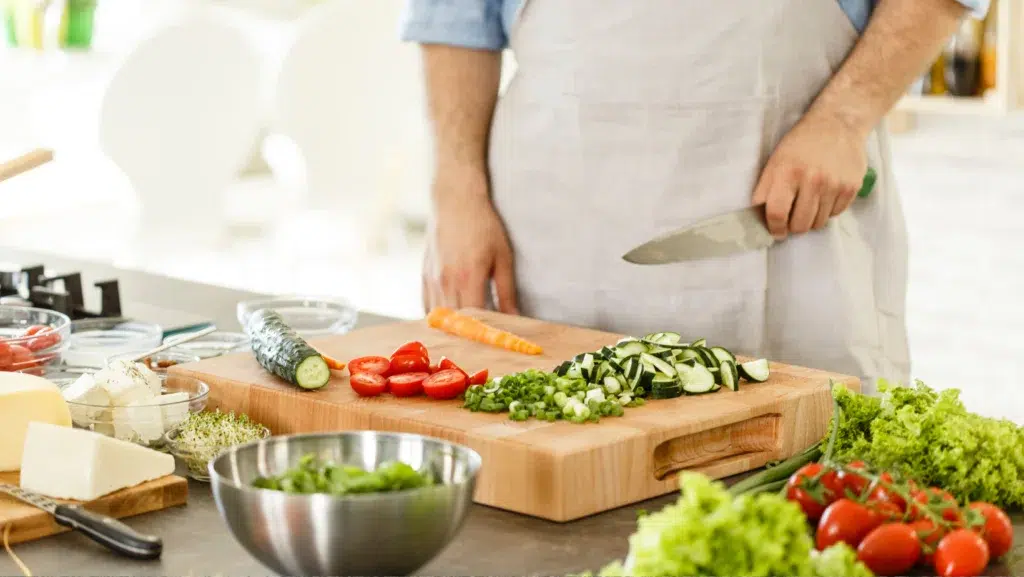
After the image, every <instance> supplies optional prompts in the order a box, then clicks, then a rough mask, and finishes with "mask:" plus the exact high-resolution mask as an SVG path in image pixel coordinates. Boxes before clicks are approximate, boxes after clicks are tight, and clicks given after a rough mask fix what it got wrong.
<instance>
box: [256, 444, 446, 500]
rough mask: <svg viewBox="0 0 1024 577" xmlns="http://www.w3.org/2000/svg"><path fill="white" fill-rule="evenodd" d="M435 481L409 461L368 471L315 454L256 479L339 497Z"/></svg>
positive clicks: (265, 483)
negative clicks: (281, 471) (276, 472)
mask: <svg viewBox="0 0 1024 577" xmlns="http://www.w3.org/2000/svg"><path fill="white" fill-rule="evenodd" d="M433 484H434V479H433V477H432V476H431V475H430V474H429V473H420V472H418V471H417V470H416V469H413V468H412V467H411V466H409V465H407V464H405V463H400V462H396V461H390V462H386V463H381V465H380V466H379V467H377V470H376V471H367V470H365V469H363V468H361V467H356V466H354V465H336V464H334V463H332V462H330V461H321V460H319V459H318V458H317V457H316V455H315V454H312V453H310V454H307V455H303V456H302V458H300V459H299V463H298V465H296V466H295V467H292V468H291V469H288V470H287V471H285V472H284V473H282V474H280V475H274V476H270V477H259V478H257V479H255V480H254V481H253V482H252V486H253V487H256V488H259V489H271V490H274V491H284V492H285V493H293V494H312V493H326V494H329V495H336V496H340V495H352V494H358V493H387V492H391V491H405V490H408V489H418V488H420V487H427V486H430V485H433Z"/></svg>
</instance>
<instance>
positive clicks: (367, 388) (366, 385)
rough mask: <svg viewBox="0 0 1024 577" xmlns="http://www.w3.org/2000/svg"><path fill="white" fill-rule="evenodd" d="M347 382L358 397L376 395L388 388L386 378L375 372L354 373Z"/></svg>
mask: <svg viewBox="0 0 1024 577" xmlns="http://www.w3.org/2000/svg"><path fill="white" fill-rule="evenodd" d="M349 384H350V385H351V386H352V390H353V391H355V392H356V394H358V395H359V396H360V397H376V396H378V395H380V394H381V393H383V392H384V391H386V390H387V388H388V382H387V380H386V379H384V377H382V376H380V375H378V374H377V373H356V374H354V375H352V376H351V377H350V378H349Z"/></svg>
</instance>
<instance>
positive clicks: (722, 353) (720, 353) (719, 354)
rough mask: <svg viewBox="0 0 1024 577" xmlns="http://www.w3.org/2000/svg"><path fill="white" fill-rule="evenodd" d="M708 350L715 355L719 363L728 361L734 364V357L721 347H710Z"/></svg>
mask: <svg viewBox="0 0 1024 577" xmlns="http://www.w3.org/2000/svg"><path fill="white" fill-rule="evenodd" d="M708 350H709V351H711V354H713V355H715V358H716V359H718V362H719V363H724V362H725V361H729V362H731V363H735V362H736V357H735V356H734V355H733V354H732V353H730V352H729V351H727V350H726V349H723V348H722V347H711V348H710V349H708Z"/></svg>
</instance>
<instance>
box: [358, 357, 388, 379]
mask: <svg viewBox="0 0 1024 577" xmlns="http://www.w3.org/2000/svg"><path fill="white" fill-rule="evenodd" d="M390 369H391V361H389V360H387V359H385V358H384V357H359V358H358V359H352V360H351V361H350V362H349V363H348V372H349V373H350V374H352V375H358V374H361V373H373V374H375V375H386V374H387V373H388V371H389V370H390Z"/></svg>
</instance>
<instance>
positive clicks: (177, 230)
mask: <svg viewBox="0 0 1024 577" xmlns="http://www.w3.org/2000/svg"><path fill="white" fill-rule="evenodd" d="M261 69H262V63H261V59H260V55H259V53H258V52H257V51H256V50H255V49H254V48H253V47H252V45H251V43H250V41H249V39H247V37H246V36H245V35H244V34H243V33H241V32H240V31H239V30H237V29H236V28H235V27H234V26H232V25H231V23H230V22H229V21H227V20H225V19H224V17H223V16H218V15H216V14H214V13H212V12H210V13H205V12H200V13H196V14H190V15H189V17H187V18H185V19H183V20H182V21H180V22H177V23H174V24H171V25H169V26H165V27H163V28H161V29H159V30H157V31H155V32H153V33H152V35H150V36H149V37H147V38H146V39H144V40H143V41H141V42H140V43H139V44H138V45H137V47H136V48H135V49H134V50H133V51H132V52H131V53H130V54H129V55H128V56H127V57H126V59H125V60H124V62H123V63H121V65H120V66H119V67H118V68H117V70H116V72H115V73H114V75H113V77H112V79H111V81H110V83H109V85H108V86H107V88H106V92H105V94H104V95H103V99H102V103H101V111H100V126H99V131H100V142H101V147H102V149H103V151H104V152H105V154H106V155H107V156H108V157H109V158H110V159H111V160H112V161H113V162H114V163H115V164H116V165H117V166H118V167H119V168H120V169H121V170H122V171H123V172H124V173H125V175H126V176H127V178H128V179H129V180H130V181H131V183H132V186H133V188H134V190H135V192H136V195H137V200H138V202H139V208H140V211H139V216H138V219H137V220H136V222H135V223H134V224H135V225H136V229H137V233H138V234H137V237H136V238H137V240H139V241H144V242H145V243H146V244H151V243H156V244H161V245H162V244H166V243H168V242H172V243H174V244H175V245H181V244H184V245H203V244H209V243H212V242H217V241H220V240H222V239H224V238H225V236H226V235H225V232H226V223H225V218H224V206H223V204H224V203H223V192H224V189H225V188H226V187H227V185H228V184H229V183H230V182H231V181H232V180H233V178H234V177H235V175H236V174H237V173H238V171H239V170H240V169H241V167H242V166H244V164H245V163H246V162H247V160H248V159H249V154H250V153H251V151H252V145H253V142H254V141H255V139H256V136H257V134H258V131H259V122H260V120H261V116H260V113H261V112H262V110H261V94H260V88H261Z"/></svg>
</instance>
